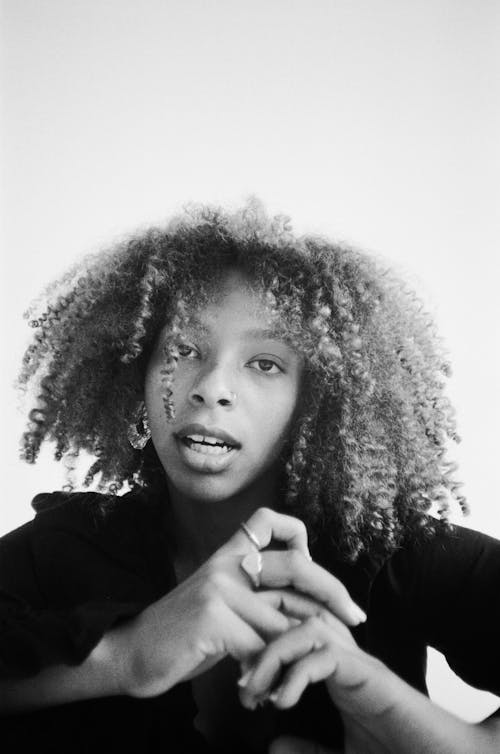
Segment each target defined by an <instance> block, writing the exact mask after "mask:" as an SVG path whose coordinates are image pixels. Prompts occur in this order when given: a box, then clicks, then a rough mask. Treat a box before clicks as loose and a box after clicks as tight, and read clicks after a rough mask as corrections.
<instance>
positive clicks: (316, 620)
mask: <svg viewBox="0 0 500 754" xmlns="http://www.w3.org/2000/svg"><path fill="white" fill-rule="evenodd" d="M306 623H307V627H308V628H309V629H310V630H311V631H313V632H314V633H318V632H319V631H320V630H321V629H322V628H323V627H324V625H325V624H324V622H323V620H322V619H321V618H320V616H319V615H311V617H310V618H308V619H307V621H306Z"/></svg>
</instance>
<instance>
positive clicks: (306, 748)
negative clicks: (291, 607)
mask: <svg viewBox="0 0 500 754" xmlns="http://www.w3.org/2000/svg"><path fill="white" fill-rule="evenodd" d="M321 680H324V681H325V682H326V686H327V689H328V692H329V694H330V697H331V699H332V701H333V702H334V703H335V705H336V706H337V707H338V709H339V710H340V712H341V714H342V718H343V721H344V727H345V749H344V752H345V754H392V753H393V752H398V754H405V753H406V752H407V753H408V754H410V752H411V754H429V752H432V753H433V754H435V753H437V752H439V754H469V753H470V752H471V751H480V752H481V753H483V752H484V754H487V753H489V752H491V754H493V752H498V751H499V750H500V748H499V744H500V723H499V724H498V725H497V724H496V722H495V721H493V722H492V721H491V720H490V721H487V722H485V723H482V724H478V725H471V724H468V723H466V722H464V721H463V720H459V719H458V718H456V717H455V716H454V715H452V714H450V713H448V712H446V711H445V710H443V709H441V708H440V707H438V706H437V705H435V704H433V703H432V702H431V701H430V700H429V699H428V698H427V697H426V696H424V695H423V694H421V693H420V692H418V691H416V690H415V689H413V688H412V687H411V686H409V685H408V684H407V683H405V682H404V681H403V680H402V679H401V678H399V677H398V676H397V675H395V674H394V673H393V672H392V671H391V670H389V668H388V667H387V666H385V665H384V664H383V663H382V662H380V661H379V660H377V659H376V658H374V657H372V656H370V655H369V654H367V653H366V652H364V651H363V650H361V649H360V648H359V647H358V646H357V644H356V643H355V641H354V639H353V638H352V636H351V634H350V632H349V630H348V629H347V628H346V626H345V625H344V624H343V623H342V622H341V621H339V620H338V619H337V618H335V617H334V616H331V615H328V616H327V620H325V619H324V617H323V618H318V617H317V616H313V617H311V618H309V619H306V620H304V621H303V622H302V623H301V624H300V625H296V626H293V627H292V628H290V629H289V630H288V631H286V632H285V633H283V634H281V635H280V636H278V637H276V638H275V639H274V640H273V641H271V642H270V643H269V644H268V646H267V647H266V649H264V650H263V651H262V653H261V654H260V656H259V658H258V660H257V661H256V662H255V663H254V665H253V666H252V669H251V670H249V671H247V673H246V674H245V676H244V678H243V684H242V683H241V681H240V698H241V701H242V703H243V704H244V705H245V706H246V707H248V708H250V709H254V708H255V706H256V705H257V704H258V703H259V702H260V701H262V700H265V699H269V700H271V701H272V702H273V703H274V704H275V705H276V706H277V707H279V708H281V709H284V708H289V707H292V706H294V705H295V704H296V703H297V702H298V700H299V699H300V697H301V695H302V693H303V691H304V690H305V688H306V687H307V686H308V685H309V683H314V682H316V681H321ZM270 752H271V754H285V752H286V754H319V753H321V754H329V753H328V752H327V750H325V749H323V748H322V747H321V746H319V745H318V744H316V743H314V742H313V741H305V740H301V739H298V738H293V739H292V738H285V737H283V738H281V739H277V740H276V741H275V742H273V744H272V746H271V749H270Z"/></svg>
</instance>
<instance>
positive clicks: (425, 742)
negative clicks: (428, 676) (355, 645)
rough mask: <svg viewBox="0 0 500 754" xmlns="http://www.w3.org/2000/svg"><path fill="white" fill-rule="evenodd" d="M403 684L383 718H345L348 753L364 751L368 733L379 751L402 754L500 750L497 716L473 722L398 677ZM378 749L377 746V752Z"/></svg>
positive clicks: (483, 753) (465, 753)
mask: <svg viewBox="0 0 500 754" xmlns="http://www.w3.org/2000/svg"><path fill="white" fill-rule="evenodd" d="M398 681H399V682H400V684H401V687H400V694H399V695H398V701H397V703H395V704H393V705H391V706H390V707H389V708H388V709H387V710H386V711H385V712H384V713H383V714H382V715H380V717H376V716H375V717H372V718H371V719H370V720H369V721H363V720H360V719H359V718H358V720H353V719H349V717H348V716H347V717H346V718H345V722H346V734H347V740H348V745H347V748H346V752H347V754H358V752H360V751H363V752H365V751H366V750H367V749H366V743H365V744H364V746H365V748H359V744H360V742H361V741H365V740H366V738H365V737H366V734H367V733H368V736H371V737H372V741H373V742H375V740H376V741H377V742H378V744H379V745H380V747H381V748H380V750H381V751H384V752H387V754H389V753H392V752H396V751H397V752H398V753H399V754H429V752H432V754H470V752H473V751H474V752H478V754H479V752H480V753H481V754H496V752H498V751H500V721H499V720H498V718H495V719H490V720H487V721H485V722H483V723H478V724H471V723H467V722H465V721H464V720H461V719H459V718H458V717H455V715H453V714H451V713H450V712H447V711H446V710H444V709H442V708H441V707H439V706H437V705H436V704H434V703H433V702H432V701H431V700H429V699H428V698H427V697H426V696H424V695H423V694H421V693H420V692H418V691H416V690H415V689H413V688H411V687H410V686H408V684H406V683H405V682H403V681H401V680H400V679H398ZM375 750H376V748H375V747H374V751H375Z"/></svg>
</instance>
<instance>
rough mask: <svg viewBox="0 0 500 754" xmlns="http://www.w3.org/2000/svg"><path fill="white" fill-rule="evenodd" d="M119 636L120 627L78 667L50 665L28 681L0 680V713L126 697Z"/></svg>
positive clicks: (126, 661)
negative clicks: (109, 697)
mask: <svg viewBox="0 0 500 754" xmlns="http://www.w3.org/2000/svg"><path fill="white" fill-rule="evenodd" d="M122 634H123V627H121V628H119V629H113V630H112V631H110V632H108V633H107V634H105V636H104V637H103V638H102V639H101V641H100V642H99V644H97V646H96V647H95V648H94V649H93V651H92V652H91V653H90V654H89V656H88V657H87V658H86V659H85V660H84V661H83V662H82V663H81V664H80V665H54V666H51V667H48V668H44V669H43V670H42V671H41V672H40V673H38V674H37V675H36V676H32V677H30V678H23V679H11V680H0V713H1V714H13V713H16V712H29V711H34V710H37V709H43V708H44V707H52V706H56V705H59V704H65V703H68V702H76V701H82V700H84V699H96V698H99V697H105V696H116V695H121V694H126V693H127V683H128V672H129V658H128V654H127V653H126V652H125V651H123V649H124V646H125V643H124V642H122V641H121V639H122Z"/></svg>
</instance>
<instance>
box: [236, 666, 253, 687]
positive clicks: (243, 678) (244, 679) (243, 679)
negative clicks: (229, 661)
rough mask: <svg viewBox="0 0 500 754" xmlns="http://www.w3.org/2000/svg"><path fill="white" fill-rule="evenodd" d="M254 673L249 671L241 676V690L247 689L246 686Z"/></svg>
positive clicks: (239, 684)
mask: <svg viewBox="0 0 500 754" xmlns="http://www.w3.org/2000/svg"><path fill="white" fill-rule="evenodd" d="M252 672H253V671H252V670H247V672H246V673H243V675H242V676H241V678H238V686H239V687H240V688H242V689H244V688H245V686H246V685H247V683H248V681H249V680H250V676H251V675H252Z"/></svg>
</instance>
